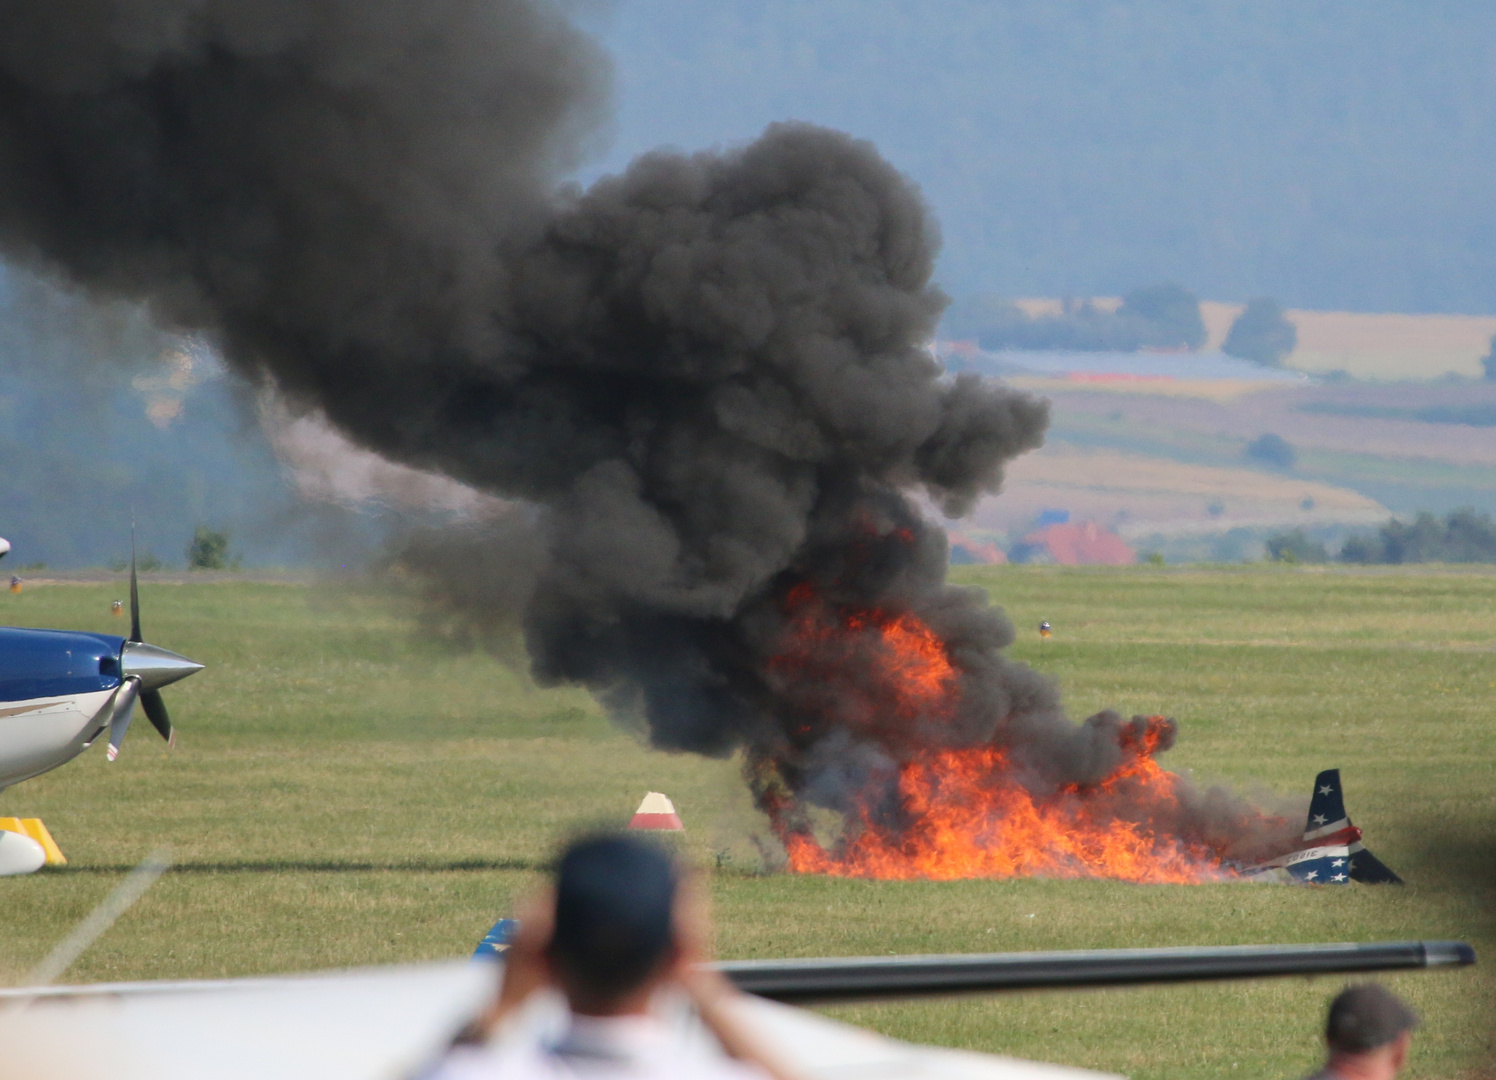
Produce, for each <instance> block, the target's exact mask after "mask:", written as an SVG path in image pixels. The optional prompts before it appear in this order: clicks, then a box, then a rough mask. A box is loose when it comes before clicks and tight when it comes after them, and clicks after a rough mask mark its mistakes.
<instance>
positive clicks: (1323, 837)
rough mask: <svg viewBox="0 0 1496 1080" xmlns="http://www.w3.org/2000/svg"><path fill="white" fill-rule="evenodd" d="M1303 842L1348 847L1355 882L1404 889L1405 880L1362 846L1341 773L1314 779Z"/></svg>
mask: <svg viewBox="0 0 1496 1080" xmlns="http://www.w3.org/2000/svg"><path fill="white" fill-rule="evenodd" d="M1304 841H1305V842H1306V843H1309V842H1313V841H1320V842H1321V843H1327V844H1345V845H1346V847H1347V849H1348V854H1349V860H1348V861H1349V866H1348V867H1347V869H1348V870H1349V872H1350V879H1351V880H1352V881H1359V882H1361V883H1363V884H1366V885H1401V884H1402V883H1403V880H1402V878H1400V877H1398V876H1397V875H1396V874H1394V873H1393V872H1392V870H1391V869H1390V868H1389V867H1388V866H1387V864H1386V863H1384V862H1382V860H1380V859H1378V858H1377V857H1376V856H1375V855H1373V854H1372V853H1371V852H1370V851H1368V850H1367V849H1366V845H1365V844H1363V843H1361V830H1360V829H1358V828H1356V827H1355V826H1354V825H1352V824H1351V819H1350V816H1349V815H1347V814H1346V812H1345V794H1344V792H1343V791H1342V789H1341V787H1340V770H1339V769H1326V770H1325V771H1324V772H1322V773H1320V774H1319V775H1318V776H1316V777H1315V778H1314V795H1313V797H1312V798H1311V799H1310V800H1309V819H1308V820H1307V821H1306V822H1304Z"/></svg>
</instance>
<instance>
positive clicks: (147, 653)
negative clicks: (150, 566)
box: [109, 520, 203, 761]
mask: <svg viewBox="0 0 1496 1080" xmlns="http://www.w3.org/2000/svg"><path fill="white" fill-rule="evenodd" d="M120 669H121V671H122V673H123V675H124V677H125V680H126V682H127V683H129V689H128V690H126V689H125V687H123V686H122V687H121V688H120V694H122V695H127V698H126V697H121V698H120V699H119V700H120V701H121V702H124V703H126V704H128V706H129V711H126V712H124V713H123V714H122V713H121V712H120V710H119V709H116V710H115V718H114V720H113V721H112V722H111V734H110V737H109V760H110V761H113V760H114V758H115V755H117V754H118V753H119V741H120V739H123V738H124V737H125V729H126V728H128V727H129V725H130V711H133V709H134V707H135V701H136V698H139V700H140V705H141V708H143V709H145V714H146V716H147V717H148V718H149V719H150V721H151V724H152V725H153V726H154V727H155V729H156V730H157V731H159V732H160V733H161V737H162V738H163V739H165V740H166V745H168V746H170V747H173V748H175V747H176V745H177V735H176V732H175V731H174V730H173V729H172V726H171V717H170V716H169V715H168V714H167V712H166V702H165V701H163V700H162V698H161V688H162V687H163V686H169V685H170V684H172V683H174V682H176V681H177V680H178V679H185V678H186V677H187V676H188V675H191V674H193V673H194V672H197V671H201V670H202V669H203V665H201V664H199V663H198V662H197V661H196V660H189V659H187V657H185V656H181V655H179V654H178V653H174V652H172V651H171V650H169V649H163V648H161V647H160V646H158V645H148V644H146V642H145V639H144V638H142V637H141V634H140V578H139V575H138V574H137V573H136V565H135V522H134V521H133V520H132V521H131V522H130V638H129V640H128V641H126V642H125V644H124V647H123V648H121V649H120ZM121 715H123V720H121V719H120V717H121ZM116 727H117V729H118V734H117V735H116V734H114V730H115V728H116Z"/></svg>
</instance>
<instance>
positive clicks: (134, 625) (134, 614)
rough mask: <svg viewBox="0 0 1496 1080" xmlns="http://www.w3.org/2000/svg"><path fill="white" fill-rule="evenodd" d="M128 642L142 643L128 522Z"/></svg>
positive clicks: (132, 528)
mask: <svg viewBox="0 0 1496 1080" xmlns="http://www.w3.org/2000/svg"><path fill="white" fill-rule="evenodd" d="M130 640H131V641H144V640H145V638H143V637H141V636H140V584H139V582H138V581H137V580H136V578H135V523H134V522H133V521H132V522H130Z"/></svg>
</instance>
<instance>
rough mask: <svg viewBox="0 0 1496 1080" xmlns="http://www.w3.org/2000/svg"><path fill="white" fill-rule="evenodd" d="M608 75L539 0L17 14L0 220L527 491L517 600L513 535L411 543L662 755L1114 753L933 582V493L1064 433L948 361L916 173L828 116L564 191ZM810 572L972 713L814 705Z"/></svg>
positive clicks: (98, 1)
mask: <svg viewBox="0 0 1496 1080" xmlns="http://www.w3.org/2000/svg"><path fill="white" fill-rule="evenodd" d="M607 85H608V64H607V61H606V58H605V57H604V56H603V55H602V54H601V53H600V52H599V50H598V49H597V47H596V46H595V45H594V44H593V43H592V42H591V41H590V40H589V39H588V38H587V37H585V36H584V35H583V34H581V33H580V32H579V31H578V30H576V29H575V28H574V27H572V26H571V25H570V24H569V23H568V22H567V21H566V20H565V18H564V17H563V16H562V14H560V13H559V11H558V10H557V9H556V8H553V7H551V6H548V5H546V4H544V3H541V2H539V0H535V2H527V0H420V2H417V0H58V2H54V3H37V2H35V0H0V244H3V248H4V251H5V253H6V254H7V256H8V257H10V258H12V259H20V260H29V261H33V262H36V263H39V264H42V265H44V266H46V267H49V268H53V269H56V270H59V271H61V272H62V273H64V274H65V275H67V276H68V277H70V278H72V279H74V280H76V281H78V282H81V283H83V284H84V285H86V286H88V287H90V288H92V289H95V290H97V291H98V292H100V293H102V294H108V295H116V296H126V297H134V298H139V299H144V300H146V301H148V302H149V304H150V305H151V307H152V310H153V311H154V312H155V314H156V316H157V317H158V319H160V320H161V321H162V322H163V323H164V324H166V325H169V326H171V327H173V328H183V329H191V330H194V331H198V332H202V333H205V334H207V335H209V336H210V337H211V338H212V339H213V340H214V341H215V342H216V344H217V346H218V348H219V349H220V351H221V352H222V354H223V355H224V356H225V357H226V358H227V360H228V362H229V363H231V364H232V365H233V366H234V367H236V368H237V369H238V370H239V371H240V372H241V373H243V374H245V375H246V376H248V377H249V378H251V379H255V380H268V381H270V382H271V383H273V385H274V386H275V387H276V389H277V390H278V391H279V393H280V394H281V395H283V396H284V397H285V398H286V399H288V400H289V401H290V402H292V403H293V405H295V406H298V407H302V408H306V409H315V410H321V411H322V412H324V413H325V414H326V416H327V417H328V418H329V419H330V420H331V421H332V423H333V424H335V425H336V426H337V427H338V428H340V429H341V430H342V431H343V432H344V433H346V434H347V435H348V436H349V437H350V438H352V439H353V440H354V441H356V442H358V443H360V444H362V445H364V446H367V447H369V448H372V449H374V450H375V451H377V452H378V453H380V454H381V455H384V456H385V457H387V458H388V459H390V460H393V461H397V462H401V463H405V464H408V465H412V466H416V467H419V468H422V469H428V470H435V471H439V472H441V473H444V474H446V475H448V476H451V477H453V478H456V479H459V480H461V481H463V482H465V483H467V484H469V485H472V486H473V487H475V488H477V489H479V490H481V491H483V492H487V493H490V494H493V495H497V496H502V497H504V498H506V499H512V500H516V501H519V502H521V503H523V504H526V505H527V506H529V507H531V508H532V510H531V511H527V514H528V516H529V517H532V518H533V521H534V526H533V527H534V529H535V530H536V535H538V537H539V540H540V544H539V551H538V553H536V552H535V551H532V550H530V548H529V547H527V546H525V545H519V546H525V550H524V554H523V557H522V558H520V559H518V560H517V561H518V562H521V563H523V564H524V565H526V566H531V567H533V568H534V573H533V576H532V577H530V578H529V579H528V580H527V581H526V583H525V584H524V586H523V587H522V588H521V587H508V586H506V587H503V588H498V589H488V590H484V589H476V588H474V589H469V588H465V587H464V586H463V584H462V581H461V579H462V576H463V573H464V571H462V569H461V568H462V567H467V570H466V571H465V572H466V573H468V574H476V573H480V572H481V570H482V568H483V567H484V566H485V565H492V564H493V563H495V562H497V561H500V560H499V559H497V558H495V556H496V555H500V556H501V555H502V549H498V551H495V549H494V546H493V545H497V544H500V543H503V542H507V541H504V540H502V539H501V537H502V536H503V534H502V533H500V534H499V535H496V536H492V537H490V538H489V539H488V544H489V550H488V558H487V559H486V560H482V561H475V560H460V561H457V562H454V561H453V560H451V559H448V560H443V559H442V558H440V557H439V556H438V552H436V551H435V550H433V549H432V548H431V547H430V544H429V541H428V542H427V544H426V546H425V547H423V548H421V549H420V553H421V554H422V556H423V562H422V565H424V566H426V567H427V568H429V569H430V571H431V573H432V574H433V576H438V577H440V576H442V575H441V568H442V567H448V568H455V569H456V570H457V571H458V572H457V573H456V575H455V578H454V577H448V578H446V579H445V581H444V583H443V584H442V585H441V589H442V590H444V591H443V595H445V596H447V597H448V598H449V599H450V600H451V601H452V603H453V604H454V606H456V607H459V608H460V607H461V606H462V605H463V603H464V602H465V600H464V598H465V597H468V596H485V597H491V596H494V595H501V596H508V597H511V598H515V599H518V600H522V601H523V605H524V609H523V612H522V619H523V625H524V629H525V634H526V641H527V647H528V649H529V652H530V657H531V662H532V667H533V670H534V672H535V673H536V675H537V676H538V677H539V678H540V679H542V680H544V681H561V680H572V681H578V682H581V683H584V684H586V685H587V686H589V687H591V688H592V689H593V690H594V691H595V692H596V693H598V694H599V695H600V696H601V697H602V698H603V699H604V700H605V701H606V702H607V703H608V704H609V706H610V707H611V708H612V709H613V710H614V711H615V713H617V714H618V715H619V716H621V717H625V718H627V717H635V718H639V717H642V718H643V719H644V720H645V721H647V725H648V730H649V733H650V737H651V738H652V740H653V741H654V742H655V743H656V744H657V745H659V746H663V747H669V748H675V749H685V750H692V751H699V752H703V753H712V754H722V753H727V752H730V751H732V750H733V749H734V748H737V747H745V746H746V747H747V748H748V749H749V751H750V756H752V757H753V758H754V759H755V760H759V761H762V760H772V761H774V762H776V763H778V764H779V765H780V766H781V767H782V770H783V775H784V776H785V777H786V778H787V779H788V780H789V782H791V783H792V784H793V785H794V786H795V787H796V788H797V789H798V790H799V791H801V792H804V793H805V794H806V796H807V797H815V798H818V799H821V800H823V801H832V802H834V800H835V795H834V793H828V792H829V788H828V784H830V780H831V778H833V777H835V776H838V775H841V774H842V773H846V772H848V771H852V772H855V771H856V770H857V769H858V768H859V766H858V761H859V760H861V758H864V757H866V758H881V759H886V758H887V757H888V756H890V755H891V756H892V757H894V758H899V757H900V756H903V755H907V754H909V753H911V752H913V748H915V747H917V746H919V745H922V744H924V743H925V742H927V741H929V740H937V741H943V742H945V743H948V744H953V745H966V744H971V743H977V742H984V741H991V740H996V741H999V742H1002V743H1004V744H1011V745H1012V746H1013V747H1014V748H1015V752H1017V753H1018V754H1019V756H1020V757H1021V758H1022V759H1023V762H1024V766H1025V768H1027V769H1029V770H1030V771H1031V772H1032V773H1033V774H1034V776H1035V778H1036V779H1035V782H1036V783H1043V784H1050V785H1053V784H1056V783H1060V782H1064V781H1071V780H1083V779H1085V778H1088V777H1093V776H1099V775H1103V774H1104V773H1105V772H1106V771H1107V770H1108V769H1109V768H1111V767H1112V766H1114V765H1115V764H1116V762H1117V761H1118V760H1119V758H1120V754H1121V751H1120V750H1119V747H1118V741H1117V735H1116V732H1115V731H1114V730H1112V728H1113V727H1115V725H1111V726H1110V727H1109V726H1108V724H1107V723H1104V722H1099V723H1096V724H1091V725H1087V726H1082V727H1075V726H1073V725H1071V724H1070V723H1069V722H1068V721H1067V720H1066V719H1065V718H1064V716H1063V714H1062V713H1061V711H1060V709H1059V705H1058V701H1057V696H1056V693H1055V691H1054V689H1053V688H1052V687H1051V686H1050V685H1049V684H1048V683H1047V682H1045V681H1044V680H1042V679H1041V678H1040V677H1038V676H1037V675H1035V674H1034V673H1033V672H1031V671H1029V670H1028V669H1027V668H1024V667H1023V666H1021V665H1017V664H1014V663H1012V662H1009V661H1007V660H1005V659H1003V657H1002V656H1001V652H1000V650H1001V649H1002V647H1003V646H1005V645H1006V644H1008V643H1009V641H1010V640H1011V637H1012V631H1011V628H1010V627H1009V625H1008V624H1007V622H1006V621H1005V620H1004V619H1003V618H1002V616H1001V615H1000V613H998V612H995V611H994V610H992V609H990V608H988V607H986V606H985V602H984V601H983V600H982V599H981V598H980V597H979V596H977V595H973V594H972V593H971V592H969V591H963V590H959V589H955V588H952V587H950V586H948V585H946V584H945V582H944V569H945V561H946V549H945V540H944V537H943V535H942V534H941V532H940V531H939V530H938V529H937V528H935V527H933V526H931V525H929V524H927V523H926V522H925V521H924V520H923V519H922V518H921V517H920V516H919V515H918V514H917V513H916V512H915V510H914V509H913V506H912V504H911V502H910V501H909V498H908V496H907V495H906V494H905V493H906V492H911V491H916V490H919V491H923V492H925V493H927V494H928V495H929V496H930V497H931V498H932V499H933V500H934V501H935V502H937V503H938V504H939V505H941V506H942V507H943V508H944V509H945V510H946V512H948V513H952V514H955V513H960V512H962V511H963V510H965V509H966V508H968V507H969V506H970V505H971V504H972V502H973V501H974V500H975V499H977V498H978V497H979V496H981V495H982V494H983V493H986V492H993V491H996V490H997V489H998V487H999V485H1000V483H1001V481H1002V470H1003V465H1004V463H1005V462H1006V461H1008V460H1009V459H1011V458H1012V457H1014V456H1015V455H1017V454H1019V453H1022V452H1024V451H1026V450H1029V449H1032V448H1034V447H1037V446H1038V445H1040V443H1041V441H1042V433H1043V430H1044V427H1045V423H1046V418H1047V414H1046V407H1045V405H1044V404H1043V403H1041V402H1039V401H1036V400H1034V399H1032V398H1029V397H1027V396H1024V395H1022V394H1019V393H1016V392H1013V391H1011V390H1008V389H1005V388H1001V387H997V386H994V385H991V384H986V383H983V382H980V381H978V380H977V379H975V378H970V377H961V378H956V379H954V380H948V379H946V378H944V377H943V376H942V373H941V371H940V369H939V368H938V366H937V365H936V363H935V362H934V361H933V360H932V359H931V357H930V356H929V354H928V353H927V351H926V348H925V344H926V342H928V340H929V339H930V338H931V337H932V334H933V330H934V326H935V322H936V320H937V318H938V317H939V315H940V312H941V310H942V308H943V305H944V298H943V297H942V295H941V294H940V293H939V291H938V290H936V289H935V288H934V287H932V285H931V283H930V276H931V271H932V265H933V258H934V254H935V250H936V246H937V238H936V230H935V227H934V224H933V222H932V220H931V218H930V215H929V214H928V212H927V209H926V207H925V205H924V203H923V201H922V200H921V198H920V195H919V193H918V192H917V190H916V189H915V188H914V187H913V186H912V185H911V184H910V183H909V182H908V181H907V180H906V179H904V178H903V177H902V176H900V175H899V174H898V173H897V172H896V171H895V170H894V169H893V168H892V167H890V166H889V165H888V164H887V163H886V162H884V161H883V160H882V159H881V158H880V157H879V155H878V153H877V152H876V150H875V149H874V148H873V147H872V146H871V145H870V144H868V143H866V142H861V141H858V140H855V139H852V138H849V137H847V136H845V135H842V134H839V133H837V132H833V131H828V130H824V129H820V128H815V127H810V126H805V125H777V126H774V127H771V128H770V129H769V130H768V131H767V132H766V133H765V134H764V135H763V136H762V137H761V138H759V139H758V140H757V141H756V142H754V143H752V144H751V145H748V146H745V147H742V148H740V149H733V150H729V151H725V152H712V153H703V154H695V155H686V154H680V153H654V154H649V155H646V156H644V157H642V158H640V159H639V160H638V161H636V162H635V163H634V164H633V165H631V166H630V167H629V168H628V169H627V170H626V171H625V172H624V173H623V174H621V175H618V176H613V177H609V178H606V179H603V180H601V181H599V182H597V183H596V184H594V185H593V186H592V187H590V188H588V189H587V190H585V191H584V190H579V189H576V188H575V187H573V186H567V185H565V184H563V183H561V178H563V177H564V176H565V175H566V174H567V173H568V171H569V170H571V169H572V168H573V167H574V166H575V165H576V164H577V163H578V162H579V161H580V160H582V158H583V157H584V155H585V152H586V151H587V149H588V148H589V146H590V145H591V140H592V139H593V138H594V136H595V133H596V131H597V130H598V124H599V121H600V119H601V118H602V117H603V115H604V113H605V105H606V96H607V95H606V91H607ZM506 528H507V526H506ZM471 542H472V538H471V537H469V538H465V539H463V540H461V541H460V542H459V543H458V544H457V545H455V546H454V547H452V548H450V549H448V550H449V551H455V552H458V553H460V552H461V550H462V547H461V544H467V543H471ZM806 583H811V584H813V585H814V587H815V589H816V590H817V592H818V595H820V596H821V597H822V599H823V601H824V602H826V603H828V604H831V605H840V606H844V607H846V608H847V609H848V610H853V609H856V610H866V609H874V608H876V609H880V610H882V609H888V610H897V611H905V612H910V613H913V614H915V615H917V616H918V617H919V618H920V619H923V620H925V621H926V622H927V623H928V624H929V625H930V626H931V627H932V628H934V630H935V631H936V632H937V633H938V634H939V635H940V637H941V639H942V640H943V641H944V642H945V647H946V648H947V649H948V651H949V655H950V656H951V658H952V661H953V663H954V664H955V665H956V667H957V668H958V669H959V672H960V681H961V687H960V689H961V693H960V702H961V705H960V708H959V710H958V715H956V716H954V717H953V718H951V720H950V722H949V723H942V724H939V725H937V724H934V723H926V722H923V721H922V720H921V719H920V718H919V717H907V718H900V719H899V720H898V722H897V723H881V722H880V723H875V724H872V725H870V726H869V725H866V724H864V725H863V726H862V727H860V728H858V727H856V726H855V725H849V724H847V723H839V722H837V721H836V719H835V715H836V714H835V713H834V712H832V713H827V712H826V711H824V710H820V711H818V710H817V708H815V707H814V702H809V703H808V702H807V701H806V700H803V699H802V698H803V695H802V694H800V692H799V691H789V690H787V689H786V687H785V686H784V685H783V680H781V679H777V678H776V677H775V675H774V673H773V671H772V670H771V664H770V660H771V658H772V657H773V656H774V655H775V654H776V652H777V650H779V649H780V648H781V639H782V636H783V634H784V632H785V626H786V620H787V618H788V615H787V614H786V612H787V608H786V597H787V596H789V594H790V592H791V591H792V590H793V589H794V588H795V587H796V586H800V585H803V584H806ZM474 610H476V609H474ZM830 786H831V787H834V786H835V785H834V784H830Z"/></svg>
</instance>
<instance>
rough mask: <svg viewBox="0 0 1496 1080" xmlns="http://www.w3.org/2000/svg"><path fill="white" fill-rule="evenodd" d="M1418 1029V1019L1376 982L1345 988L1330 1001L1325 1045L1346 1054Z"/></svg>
mask: <svg viewBox="0 0 1496 1080" xmlns="http://www.w3.org/2000/svg"><path fill="white" fill-rule="evenodd" d="M1417 1026H1418V1016H1417V1014H1415V1013H1414V1012H1413V1010H1412V1009H1410V1008H1408V1006H1407V1005H1405V1004H1404V1003H1403V1001H1402V999H1401V998H1399V997H1398V996H1397V995H1396V994H1394V993H1393V992H1392V991H1391V990H1388V989H1387V988H1385V987H1383V986H1378V985H1377V984H1376V983H1359V984H1357V985H1354V986H1347V987H1346V988H1345V989H1344V990H1342V991H1341V992H1340V993H1339V995H1338V996H1337V997H1336V998H1335V1000H1334V1001H1332V1002H1330V1015H1329V1016H1328V1017H1327V1018H1326V1020H1325V1042H1327V1043H1329V1045H1330V1049H1332V1050H1339V1051H1341V1052H1342V1053H1346V1054H1364V1053H1366V1052H1367V1051H1369V1050H1375V1049H1376V1048H1377V1047H1379V1046H1386V1045H1387V1044H1388V1043H1390V1042H1391V1041H1392V1040H1393V1039H1396V1038H1397V1037H1398V1036H1399V1035H1401V1034H1402V1033H1403V1032H1405V1031H1412V1030H1413V1029H1414V1028H1415V1027H1417Z"/></svg>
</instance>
